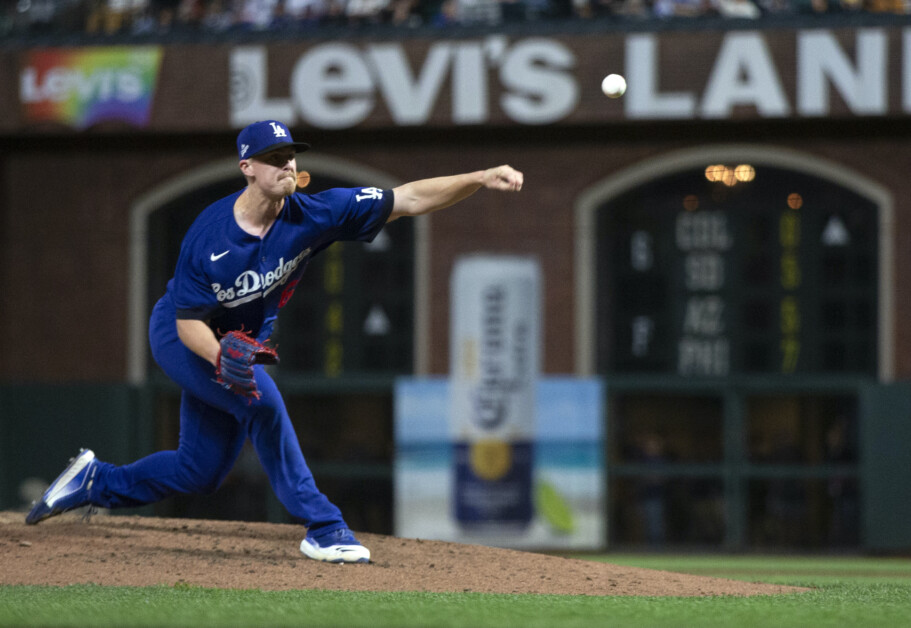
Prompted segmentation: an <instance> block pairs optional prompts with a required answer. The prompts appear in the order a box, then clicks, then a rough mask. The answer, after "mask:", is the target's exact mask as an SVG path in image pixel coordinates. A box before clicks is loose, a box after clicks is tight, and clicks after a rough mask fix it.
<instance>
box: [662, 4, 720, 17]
mask: <svg viewBox="0 0 911 628" xmlns="http://www.w3.org/2000/svg"><path fill="white" fill-rule="evenodd" d="M652 11H653V13H654V15H655V17H659V18H672V17H700V16H703V15H711V14H713V13H714V11H713V10H712V8H711V5H710V4H709V3H708V2H707V1H706V0H655V4H654V6H653V9H652Z"/></svg>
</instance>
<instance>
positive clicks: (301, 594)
mask: <svg viewBox="0 0 911 628" xmlns="http://www.w3.org/2000/svg"><path fill="white" fill-rule="evenodd" d="M592 559H595V560H606V561H608V562H611V563H615V564H622V565H632V566H640V567H648V568H652V569H665V570H669V571H679V572H685V573H695V574H700V575H709V576H721V577H725V578H736V579H743V580H751V581H763V582H774V583H778V584H793V585H799V586H808V587H813V588H814V590H813V591H810V592H808V593H802V594H795V595H777V596H759V597H750V598H733V597H714V598H662V597H602V598H598V597H582V596H556V595H483V594H477V593H458V594H457V593H452V594H433V593H339V592H333V591H282V592H266V591H240V590H218V589H203V588H199V587H191V586H175V587H165V586H159V587H151V588H134V587H101V586H94V585H80V586H69V587H34V586H15V587H0V626H93V627H94V626H327V627H330V626H345V627H354V628H357V627H361V626H363V627H369V628H382V627H385V626H390V627H403V628H407V627H412V626H440V627H449V626H452V627H463V626H464V627H469V626H471V627H474V626H477V627H479V628H483V627H487V626H491V627H493V626H496V627H500V626H523V627H526V626H527V627H536V626H541V627H547V628H552V627H575V626H578V627H580V628H581V627H586V628H587V627H591V626H630V627H634V628H640V627H652V626H654V627H661V628H663V627H679V626H694V627H700V628H702V627H707V628H711V627H715V626H718V627H722V626H724V627H728V626H735V627H736V628H751V627H772V626H775V627H779V626H787V627H796V628H802V627H808V628H821V627H825V626H831V627H833V628H835V627H838V628H842V627H850V626H858V627H860V626H863V627H867V626H888V627H890V628H892V627H896V626H911V560H903V559H864V558H768V557H726V556H716V557H695V556H659V555H654V556H652V555H649V556H629V555H610V556H606V557H592ZM0 563H2V561H0Z"/></svg>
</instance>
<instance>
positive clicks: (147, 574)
mask: <svg viewBox="0 0 911 628" xmlns="http://www.w3.org/2000/svg"><path fill="white" fill-rule="evenodd" d="M304 532H305V529H304V528H303V527H301V526H297V525H290V524H273V523H246V522H236V521H201V520H198V519H164V518H156V517H121V516H96V517H95V518H93V519H92V520H91V521H89V522H84V521H83V520H82V518H81V517H80V516H79V515H77V514H72V513H68V514H65V515H62V516H60V517H56V518H54V519H50V520H48V521H45V522H43V523H41V524H38V525H36V526H27V525H25V521H24V515H23V513H20V512H10V511H6V512H0V555H2V557H3V561H2V562H3V568H2V569H0V584H47V585H68V584H82V583H95V584H100V585H118V586H150V585H160V584H164V585H175V584H178V585H179V584H188V585H196V586H201V587H213V588H229V589H262V590H287V589H332V590H340V591H430V592H468V591H470V592H478V593H537V594H563V595H661V596H713V595H736V596H748V595H774V594H780V593H793V592H799V591H804V590H805V589H799V588H795V587H787V586H780V585H772V584H757V583H749V582H740V581H735V580H725V579H719V578H710V577H705V576H692V575H685V574H679V573H670V572H666V571H656V570H651V569H641V568H636V567H620V566H617V565H612V564H609V563H601V562H592V561H585V560H579V559H573V558H562V557H557V556H550V555H546V554H538V553H533V552H521V551H515V550H507V549H498V548H491V547H484V546H479V545H462V544H456V543H447V542H443V541H425V540H420V539H404V538H397V537H391V536H381V535H376V534H367V533H358V534H357V536H358V538H359V539H360V540H361V542H363V543H364V545H366V546H367V547H369V548H370V551H371V553H372V562H371V563H370V564H366V565H332V564H328V563H319V562H316V561H313V560H310V559H308V558H305V557H304V556H303V555H301V554H300V552H299V550H298V546H299V545H300V541H301V538H303V536H304Z"/></svg>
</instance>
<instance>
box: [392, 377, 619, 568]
mask: <svg viewBox="0 0 911 628" xmlns="http://www.w3.org/2000/svg"><path fill="white" fill-rule="evenodd" d="M450 395H451V389H450V383H449V380H448V379H447V378H444V377H439V378H402V379H400V380H398V381H397V382H396V387H395V443H396V454H395V472H394V475H395V480H394V481H395V534H396V536H401V537H407V538H422V539H435V540H445V541H454V542H460V543H475V544H482V545H493V546H497V547H510V548H516V549H574V550H581V549H585V550H597V549H602V548H603V547H604V546H605V545H606V538H607V522H606V519H605V485H606V483H605V477H604V474H605V471H604V430H603V425H604V414H603V413H604V407H603V403H604V402H603V399H604V397H603V384H602V382H601V381H600V380H597V379H577V378H569V377H545V378H541V379H540V380H539V381H538V382H537V384H536V386H535V402H536V415H537V420H536V425H535V432H534V438H533V440H532V448H531V466H532V486H531V494H532V505H533V506H532V517H531V520H530V522H529V523H527V524H522V525H511V524H508V523H504V524H497V523H494V524H492V525H489V526H478V525H471V526H466V525H464V521H461V520H460V519H459V518H457V516H456V507H455V505H456V503H458V502H459V496H457V495H456V491H457V490H459V487H460V486H463V484H462V483H459V482H457V481H456V473H457V469H458V468H459V467H460V466H461V465H459V464H457V462H458V461H457V460H456V457H457V451H458V450H457V447H456V443H455V442H454V440H453V434H452V430H451V428H450V420H451V419H450V409H451V397H450ZM523 464H524V461H523ZM498 486H499V485H498V483H496V482H493V483H491V499H494V500H495V499H497V497H496V496H497V495H498V492H497V491H498V490H499V489H498ZM472 490H475V491H483V490H484V485H483V484H481V485H480V486H478V485H473V486H472ZM473 499H475V500H479V499H483V495H474V496H473Z"/></svg>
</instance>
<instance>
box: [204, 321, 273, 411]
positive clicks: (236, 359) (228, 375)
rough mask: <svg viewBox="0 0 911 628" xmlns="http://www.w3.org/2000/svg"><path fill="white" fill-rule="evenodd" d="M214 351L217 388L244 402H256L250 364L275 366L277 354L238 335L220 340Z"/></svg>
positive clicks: (254, 384)
mask: <svg viewBox="0 0 911 628" xmlns="http://www.w3.org/2000/svg"><path fill="white" fill-rule="evenodd" d="M220 343H221V348H220V349H219V350H218V365H217V366H216V367H215V375H216V376H217V380H216V381H218V383H219V384H221V385H223V386H224V387H225V388H228V389H229V390H231V391H232V392H234V393H236V394H238V395H240V396H241V397H246V398H247V400H248V402H250V403H252V402H253V399H259V398H260V396H261V394H260V392H259V391H258V390H257V389H256V379H255V378H254V377H253V365H254V364H278V353H276V352H275V349H274V348H272V347H267V346H265V345H264V344H262V343H261V342H259V341H258V340H256V339H255V338H251V337H250V336H249V335H247V334H246V333H244V332H242V331H232V332H229V333H227V334H225V336H224V337H222V339H221V341H220Z"/></svg>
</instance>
